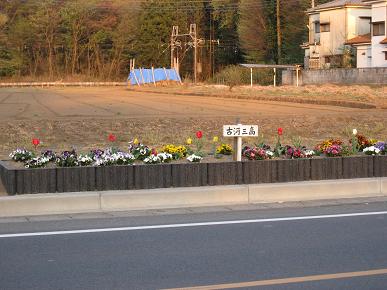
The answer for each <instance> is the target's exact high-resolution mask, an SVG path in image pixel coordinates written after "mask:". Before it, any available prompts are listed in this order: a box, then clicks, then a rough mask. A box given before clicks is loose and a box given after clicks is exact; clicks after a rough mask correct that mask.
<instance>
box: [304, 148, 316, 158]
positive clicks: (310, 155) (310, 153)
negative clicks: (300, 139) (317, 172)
mask: <svg viewBox="0 0 387 290" xmlns="http://www.w3.org/2000/svg"><path fill="white" fill-rule="evenodd" d="M304 154H305V157H312V156H314V155H316V152H314V151H313V150H308V149H307V150H305V151H304Z"/></svg>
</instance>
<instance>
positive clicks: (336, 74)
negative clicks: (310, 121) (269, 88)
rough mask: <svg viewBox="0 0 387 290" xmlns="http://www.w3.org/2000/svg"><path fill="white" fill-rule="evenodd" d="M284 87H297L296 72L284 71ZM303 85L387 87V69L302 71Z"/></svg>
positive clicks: (301, 80) (301, 82)
mask: <svg viewBox="0 0 387 290" xmlns="http://www.w3.org/2000/svg"><path fill="white" fill-rule="evenodd" d="M282 84H283V85H296V72H295V71H291V70H284V71H283V72H282ZM300 84H301V85H318V84H346V85H350V84H376V85H387V68H382V67H380V68H359V69H358V68H353V69H344V68H338V69H326V70H325V69H321V70H302V71H301V73H300Z"/></svg>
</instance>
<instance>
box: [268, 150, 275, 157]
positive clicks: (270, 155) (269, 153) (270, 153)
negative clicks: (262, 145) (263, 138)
mask: <svg viewBox="0 0 387 290" xmlns="http://www.w3.org/2000/svg"><path fill="white" fill-rule="evenodd" d="M266 155H267V156H269V157H273V156H274V153H273V152H271V151H270V150H266Z"/></svg>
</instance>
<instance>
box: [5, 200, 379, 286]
mask: <svg viewBox="0 0 387 290" xmlns="http://www.w3.org/2000/svg"><path fill="white" fill-rule="evenodd" d="M386 211H387V206H386V203H385V202H380V203H372V204H362V205H336V206H325V207H313V208H302V207H298V208H284V209H266V210H262V209H261V210H249V211H237V210H235V211H229V212H214V213H204V212H202V213H193V214H184V215H182V214H169V215H158V216H138V217H131V216H126V217H125V216H124V217H117V216H116V217H113V216H112V217H109V218H87V216H86V217H84V218H79V219H55V218H49V217H48V218H46V219H42V220H40V221H38V220H35V221H31V220H30V221H28V222H17V221H14V222H0V289H2V290H3V289H40V290H43V289H170V288H179V289H181V288H183V287H198V286H209V287H207V288H203V287H202V288H197V289H238V287H239V288H241V289H264V290H267V289H276V290H282V289H340V290H343V289H360V290H366V289H381V290H382V289H383V290H384V289H387V212H386ZM357 213H363V214H364V215H363V214H362V215H356V214H357ZM327 215H328V216H327ZM117 228H120V229H117ZM77 230H80V231H77ZM53 231H56V232H53ZM24 233H32V235H31V236H26V235H23V234H24ZM7 234H16V235H14V236H10V235H7ZM343 273H344V274H343ZM308 280H309V281H308ZM225 283H228V284H229V285H228V286H226V285H224V284H225ZM260 285H261V286H260ZM264 285H266V286H264Z"/></svg>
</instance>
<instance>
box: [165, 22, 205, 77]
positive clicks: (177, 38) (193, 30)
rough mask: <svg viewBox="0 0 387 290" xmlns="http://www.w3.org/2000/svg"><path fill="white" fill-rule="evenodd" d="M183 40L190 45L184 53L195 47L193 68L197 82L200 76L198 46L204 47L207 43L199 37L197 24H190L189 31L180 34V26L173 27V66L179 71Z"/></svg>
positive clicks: (186, 44)
mask: <svg viewBox="0 0 387 290" xmlns="http://www.w3.org/2000/svg"><path fill="white" fill-rule="evenodd" d="M187 38H189V39H190V40H189V41H188V42H187ZM182 41H183V43H184V45H185V46H188V48H187V49H186V50H185V52H184V53H183V54H184V55H185V53H186V52H187V51H188V50H189V49H191V48H194V62H193V70H194V81H195V83H196V82H197V78H198V48H199V47H202V46H203V45H204V44H205V40H204V39H201V38H198V35H197V27H196V24H190V26H189V33H185V34H184V33H183V34H179V27H178V26H173V27H172V34H171V44H170V46H171V68H175V69H176V71H177V72H178V73H179V66H180V60H179V49H181V48H182ZM184 55H183V57H184Z"/></svg>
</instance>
